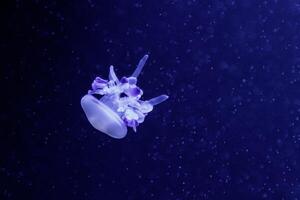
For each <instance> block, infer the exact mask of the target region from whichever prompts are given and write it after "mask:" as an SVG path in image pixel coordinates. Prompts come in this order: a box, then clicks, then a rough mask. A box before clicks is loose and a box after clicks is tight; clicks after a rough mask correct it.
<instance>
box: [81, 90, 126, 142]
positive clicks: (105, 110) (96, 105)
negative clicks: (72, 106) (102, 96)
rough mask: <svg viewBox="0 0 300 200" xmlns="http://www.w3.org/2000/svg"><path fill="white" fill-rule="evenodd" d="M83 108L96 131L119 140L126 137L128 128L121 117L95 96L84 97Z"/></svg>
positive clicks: (82, 100)
mask: <svg viewBox="0 0 300 200" xmlns="http://www.w3.org/2000/svg"><path fill="white" fill-rule="evenodd" d="M81 107H82V109H83V110H84V112H85V115H86V117H87V119H88V120H89V122H90V123H91V125H92V126H93V127H94V128H95V129H97V130H99V131H101V132H103V133H106V134H107V135H109V136H111V137H113V138H117V139H121V138H124V137H125V136H126V134H127V127H126V125H125V123H124V122H123V120H122V119H121V118H120V116H119V115H117V114H116V113H115V112H114V111H113V110H112V109H111V108H110V107H109V106H107V105H105V103H102V102H101V101H100V100H98V99H96V98H95V97H94V96H93V95H91V94H87V95H85V96H83V97H82V99H81Z"/></svg>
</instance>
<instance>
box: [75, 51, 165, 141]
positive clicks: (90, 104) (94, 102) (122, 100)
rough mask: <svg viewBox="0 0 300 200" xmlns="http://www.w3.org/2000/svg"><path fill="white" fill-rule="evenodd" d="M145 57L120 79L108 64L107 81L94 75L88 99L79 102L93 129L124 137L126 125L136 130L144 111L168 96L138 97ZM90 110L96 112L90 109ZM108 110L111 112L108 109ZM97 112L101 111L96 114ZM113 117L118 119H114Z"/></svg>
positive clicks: (140, 90)
mask: <svg viewBox="0 0 300 200" xmlns="http://www.w3.org/2000/svg"><path fill="white" fill-rule="evenodd" d="M147 59H148V55H145V56H144V57H143V58H142V59H141V60H140V61H139V63H138V65H137V67H136V69H135V71H134V72H133V74H132V75H131V76H129V77H125V76H124V77H122V78H121V79H119V78H118V77H117V75H116V73H115V71H114V67H113V66H110V69H109V79H108V80H106V79H103V78H100V77H96V78H95V80H94V81H93V83H92V86H91V90H89V91H88V94H87V95H89V96H88V97H89V98H87V95H85V96H84V97H83V98H82V100H81V105H82V108H83V110H84V111H85V113H86V116H87V118H88V120H89V121H90V123H91V124H92V125H93V126H94V127H95V128H96V129H98V130H100V131H102V132H104V133H107V134H108V135H110V136H112V137H115V138H122V137H125V135H126V133H127V128H126V127H131V128H133V130H134V131H135V132H136V128H137V126H138V125H139V124H141V123H143V122H144V120H145V117H146V116H147V114H148V113H149V112H151V111H152V110H153V106H155V105H157V104H159V103H161V102H163V101H165V100H166V99H168V96H167V95H160V96H157V97H154V98H152V99H150V100H141V97H142V95H143V93H144V92H143V90H142V89H141V88H139V87H138V86H137V78H138V76H139V75H140V73H141V71H142V69H143V67H144V65H145V63H146V61H147ZM96 95H97V96H98V95H100V96H101V98H96V97H95V96H96ZM104 108H105V109H104ZM91 109H97V111H94V112H91ZM107 109H109V110H110V111H109V112H108V111H107ZM96 112H101V113H98V115H97V114H96ZM103 112H104V113H103ZM90 113H93V114H90ZM112 113H114V114H112ZM111 115H114V116H112V117H111ZM116 116H117V117H119V119H117V120H116ZM97 120H98V121H97ZM122 123H123V124H122ZM124 127H125V128H124ZM125 129H126V130H125ZM120 132H121V133H120Z"/></svg>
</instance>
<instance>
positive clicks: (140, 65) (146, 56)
mask: <svg viewBox="0 0 300 200" xmlns="http://www.w3.org/2000/svg"><path fill="white" fill-rule="evenodd" d="M148 57H149V56H148V55H147V54H146V55H144V57H143V58H142V59H141V60H140V62H139V64H138V66H137V67H136V69H135V70H134V72H133V74H132V75H131V76H132V77H136V78H137V77H138V76H139V75H140V73H141V71H142V69H143V67H144V65H145V63H146V61H147V59H148Z"/></svg>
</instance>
